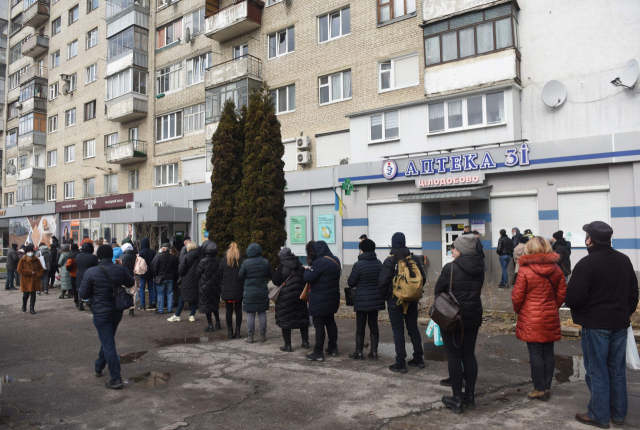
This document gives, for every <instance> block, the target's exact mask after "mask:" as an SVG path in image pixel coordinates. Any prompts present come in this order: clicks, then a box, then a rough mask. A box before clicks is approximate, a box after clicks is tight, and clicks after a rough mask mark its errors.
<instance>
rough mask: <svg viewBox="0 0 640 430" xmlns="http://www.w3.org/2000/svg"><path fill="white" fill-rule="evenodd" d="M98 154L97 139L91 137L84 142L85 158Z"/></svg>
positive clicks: (83, 154) (83, 155)
mask: <svg viewBox="0 0 640 430" xmlns="http://www.w3.org/2000/svg"><path fill="white" fill-rule="evenodd" d="M95 156H96V140H95V139H89V140H85V141H84V142H82V157H83V159H84V160H86V159H87V158H94V157H95Z"/></svg>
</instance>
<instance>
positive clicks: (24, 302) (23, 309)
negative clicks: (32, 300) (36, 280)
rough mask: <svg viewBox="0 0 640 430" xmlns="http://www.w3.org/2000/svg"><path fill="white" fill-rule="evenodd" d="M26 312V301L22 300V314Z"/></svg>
mask: <svg viewBox="0 0 640 430" xmlns="http://www.w3.org/2000/svg"><path fill="white" fill-rule="evenodd" d="M26 311H27V299H22V312H26Z"/></svg>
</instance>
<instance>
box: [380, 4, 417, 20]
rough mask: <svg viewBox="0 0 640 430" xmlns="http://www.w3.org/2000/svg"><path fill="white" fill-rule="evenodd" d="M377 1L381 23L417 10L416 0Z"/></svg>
mask: <svg viewBox="0 0 640 430" xmlns="http://www.w3.org/2000/svg"><path fill="white" fill-rule="evenodd" d="M377 2H378V22H379V23H382V22H386V21H389V20H392V19H395V18H400V17H402V16H405V15H409V14H412V13H415V11H416V0H377Z"/></svg>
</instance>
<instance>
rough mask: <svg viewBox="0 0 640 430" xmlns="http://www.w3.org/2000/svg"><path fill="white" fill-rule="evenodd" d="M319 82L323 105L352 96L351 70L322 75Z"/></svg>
mask: <svg viewBox="0 0 640 430" xmlns="http://www.w3.org/2000/svg"><path fill="white" fill-rule="evenodd" d="M319 84H320V85H319V86H320V104H321V105H324V104H328V103H333V102H338V101H342V100H349V99H350V98H351V70H347V71H344V72H340V73H336V74H334V75H330V76H322V77H321V78H320V79H319Z"/></svg>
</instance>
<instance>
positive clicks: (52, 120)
mask: <svg viewBox="0 0 640 430" xmlns="http://www.w3.org/2000/svg"><path fill="white" fill-rule="evenodd" d="M47 123H48V124H47V131H48V132H49V134H51V133H55V132H57V131H58V115H53V116H50V117H49V119H48V120H47Z"/></svg>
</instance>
